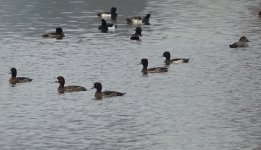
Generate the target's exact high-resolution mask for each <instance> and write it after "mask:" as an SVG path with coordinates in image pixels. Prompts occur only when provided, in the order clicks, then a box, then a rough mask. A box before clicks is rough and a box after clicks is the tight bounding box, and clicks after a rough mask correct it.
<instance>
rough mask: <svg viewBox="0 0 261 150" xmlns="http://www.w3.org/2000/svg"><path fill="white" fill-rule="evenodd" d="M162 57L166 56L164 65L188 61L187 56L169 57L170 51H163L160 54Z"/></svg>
mask: <svg viewBox="0 0 261 150" xmlns="http://www.w3.org/2000/svg"><path fill="white" fill-rule="evenodd" d="M162 57H166V59H165V61H164V63H165V64H166V65H169V64H171V63H173V64H178V63H188V62H189V58H174V59H170V52H168V51H165V52H164V53H163V55H162Z"/></svg>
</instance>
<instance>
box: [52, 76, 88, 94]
mask: <svg viewBox="0 0 261 150" xmlns="http://www.w3.org/2000/svg"><path fill="white" fill-rule="evenodd" d="M56 82H58V83H60V85H59V87H58V92H60V93H64V92H78V91H86V90H87V89H86V88H85V87H82V86H77V85H71V86H64V84H65V79H64V77H62V76H58V77H57V81H56Z"/></svg>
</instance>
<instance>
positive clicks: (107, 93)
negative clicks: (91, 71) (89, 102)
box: [93, 82, 126, 99]
mask: <svg viewBox="0 0 261 150" xmlns="http://www.w3.org/2000/svg"><path fill="white" fill-rule="evenodd" d="M93 88H95V89H96V92H95V95H94V96H95V98H96V99H102V98H103V97H113V96H123V95H124V94H126V93H121V92H116V91H102V85H101V83H99V82H95V83H94V85H93Z"/></svg>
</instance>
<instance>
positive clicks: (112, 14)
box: [97, 7, 118, 20]
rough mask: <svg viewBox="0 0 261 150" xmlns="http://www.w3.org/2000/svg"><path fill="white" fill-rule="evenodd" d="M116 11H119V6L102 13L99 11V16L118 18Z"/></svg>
mask: <svg viewBox="0 0 261 150" xmlns="http://www.w3.org/2000/svg"><path fill="white" fill-rule="evenodd" d="M116 11H117V8H116V7H112V8H111V11H110V12H101V13H98V14H97V15H98V16H99V17H101V18H102V19H108V18H111V20H116V19H117V16H118V14H117V13H116Z"/></svg>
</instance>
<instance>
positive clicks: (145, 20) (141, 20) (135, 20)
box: [126, 14, 151, 25]
mask: <svg viewBox="0 0 261 150" xmlns="http://www.w3.org/2000/svg"><path fill="white" fill-rule="evenodd" d="M150 16H151V14H146V15H145V16H144V17H142V16H134V17H129V18H127V19H126V20H127V24H133V25H142V24H145V25H149V24H150V23H149V20H150Z"/></svg>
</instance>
